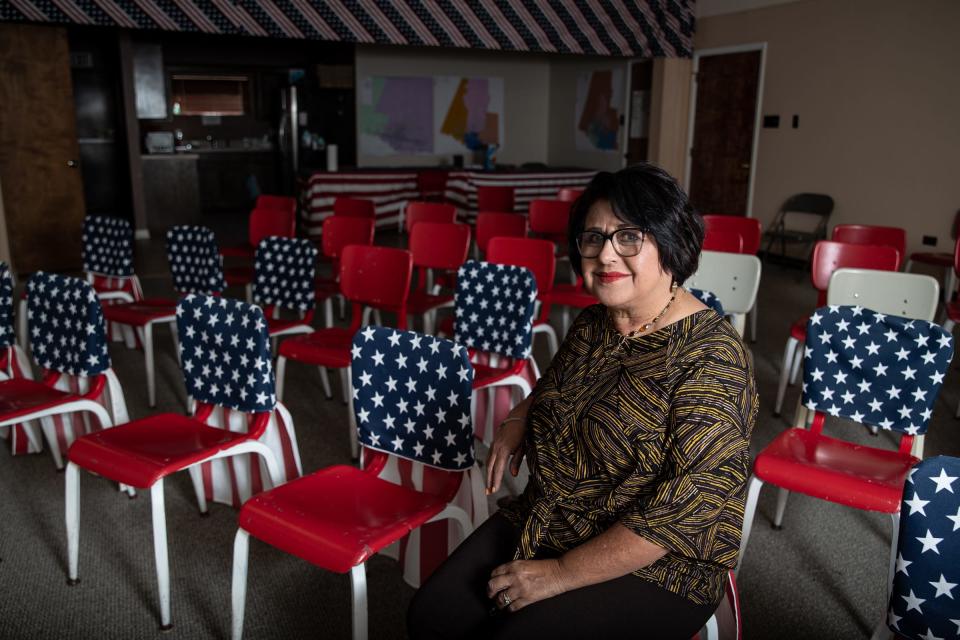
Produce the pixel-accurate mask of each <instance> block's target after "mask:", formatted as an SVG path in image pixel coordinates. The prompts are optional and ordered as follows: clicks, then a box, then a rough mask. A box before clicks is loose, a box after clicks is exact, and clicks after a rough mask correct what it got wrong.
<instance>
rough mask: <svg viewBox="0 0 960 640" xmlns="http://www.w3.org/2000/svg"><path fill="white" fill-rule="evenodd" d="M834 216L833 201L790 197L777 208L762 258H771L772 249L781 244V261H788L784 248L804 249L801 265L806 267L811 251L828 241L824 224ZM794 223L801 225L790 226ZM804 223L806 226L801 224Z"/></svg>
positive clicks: (821, 197) (814, 195)
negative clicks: (798, 245)
mask: <svg viewBox="0 0 960 640" xmlns="http://www.w3.org/2000/svg"><path fill="white" fill-rule="evenodd" d="M831 213H833V198H831V197H830V196H827V195H823V194H819V193H798V194H796V195H793V196H790V197H789V198H787V200H786V201H785V202H784V203H783V206H781V207H780V210H779V211H778V212H777V215H776V216H775V217H774V219H773V222H772V223H771V224H770V229H769V230H768V231H767V232H766V233H765V234H764V235H765V236H767V246H766V249H765V250H764V252H763V253H764V257H765V258H767V257H770V256H772V255H774V254H773V252H772V249H773V245H774V244H776V243H777V242H779V243H780V253H779V254H778V255H779V256H780V257H782V258H787V257H789V256H787V245H788V244H800V245H803V253H802V255H803V261H804V264H806V265H807V266H808V267H809V264H810V256H811V254H812V252H813V247H814V245H815V244H816V242H817V241H818V240H826V238H827V221H828V220H829V219H830V214H831ZM794 223H800V224H799V225H798V226H793V225H794ZM804 223H805V224H804Z"/></svg>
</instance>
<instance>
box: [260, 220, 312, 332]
mask: <svg viewBox="0 0 960 640" xmlns="http://www.w3.org/2000/svg"><path fill="white" fill-rule="evenodd" d="M316 270H317V248H316V247H315V246H314V245H313V243H312V242H311V241H310V240H307V239H306V238H282V237H275V236H272V237H269V238H264V239H263V240H261V241H260V244H259V245H258V246H257V256H256V260H255V262H254V271H255V275H254V281H253V301H254V302H255V303H257V304H259V305H260V306H262V307H263V312H264V315H266V317H267V329H268V331H269V333H270V337H271V338H276V337H279V336H289V335H295V334H298V333H310V332H312V331H313V327H312V326H311V325H312V324H313V311H314V307H315V306H316V295H315V293H314V280H315V278H316ZM283 310H286V311H289V312H294V313H296V314H298V316H299V317H296V318H281V317H280V312H281V311H283Z"/></svg>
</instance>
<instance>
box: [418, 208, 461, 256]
mask: <svg viewBox="0 0 960 640" xmlns="http://www.w3.org/2000/svg"><path fill="white" fill-rule="evenodd" d="M456 221H457V208H456V207H455V206H453V205H452V204H447V203H445V202H411V203H410V204H408V205H407V210H406V212H405V213H404V228H405V229H406V231H407V233H408V234H409V233H410V232H411V231H412V230H413V225H415V224H417V223H418V222H446V223H452V222H456ZM457 266H460V265H457Z"/></svg>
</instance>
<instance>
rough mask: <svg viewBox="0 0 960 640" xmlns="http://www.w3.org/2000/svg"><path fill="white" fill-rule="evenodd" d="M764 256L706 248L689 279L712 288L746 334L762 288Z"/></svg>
mask: <svg viewBox="0 0 960 640" xmlns="http://www.w3.org/2000/svg"><path fill="white" fill-rule="evenodd" d="M760 271H761V264H760V259H759V258H757V256H751V255H744V254H741V253H723V252H720V251H704V252H702V253H701V254H700V267H699V268H698V269H697V272H696V273H695V274H693V275H692V276H691V277H690V278H689V279H688V280H687V281H686V282H685V283H684V286H686V287H695V288H697V289H703V290H706V291H710V292H712V293H713V294H714V295H716V296H717V298H718V299H719V300H720V304H722V305H723V310H724V311H725V312H726V313H727V315H729V316H730V322H731V324H733V326H734V327H735V328H736V330H737V332H739V333H740V335H741V336H742V335H743V330H744V325H745V323H746V316H747V312H748V311H750V310H751V309H752V308H753V305H754V303H755V302H756V300H757V290H758V289H759V288H760Z"/></svg>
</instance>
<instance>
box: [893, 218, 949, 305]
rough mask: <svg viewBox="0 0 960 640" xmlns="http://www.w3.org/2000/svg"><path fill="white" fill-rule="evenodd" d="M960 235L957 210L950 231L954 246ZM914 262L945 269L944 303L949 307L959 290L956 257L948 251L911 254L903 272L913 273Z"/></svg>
mask: <svg viewBox="0 0 960 640" xmlns="http://www.w3.org/2000/svg"><path fill="white" fill-rule="evenodd" d="M958 235H960V209H957V213H956V215H954V217H953V228H952V229H951V230H950V238H951V239H952V240H954V244H956V241H957V236H958ZM914 262H919V263H920V264H926V265H930V266H933V267H940V268H941V269H943V271H944V278H943V303H944V304H947V305H949V304H950V302H951V301H952V300H953V293H954V291H956V290H957V270H956V269H955V268H954V266H953V265H954V255H953V254H951V253H949V252H946V251H943V252H927V251H921V252H917V253H911V254H910V257H909V258H907V263H906V264H905V265H904V266H903V270H904V271H912V270H913V263H914Z"/></svg>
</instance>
